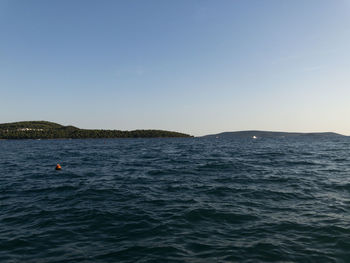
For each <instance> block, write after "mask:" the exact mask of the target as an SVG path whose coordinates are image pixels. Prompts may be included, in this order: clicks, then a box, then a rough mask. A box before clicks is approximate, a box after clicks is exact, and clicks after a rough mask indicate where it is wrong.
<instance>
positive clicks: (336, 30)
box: [0, 0, 350, 135]
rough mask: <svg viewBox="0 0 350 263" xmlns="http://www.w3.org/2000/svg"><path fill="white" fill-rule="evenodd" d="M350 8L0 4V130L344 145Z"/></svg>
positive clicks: (340, 2)
mask: <svg viewBox="0 0 350 263" xmlns="http://www.w3.org/2000/svg"><path fill="white" fill-rule="evenodd" d="M349 48H350V0H285V1H281V0H255V1H254V0H228V1H225V0H217V1H214V0H212V1H205V0H200V1H195V0H182V1H181V0H176V1H174V0H158V1H152V0H147V1H144V0H139V1H135V0H130V1H129V0H124V1H116V0H115V1H112V0H111V1H107V0H95V1H87V0H81V1H79V0H56V1H46V0H42V1H38V0H21V1H19V0H0V122H12V121H21V120H48V121H54V122H58V123H61V124H72V125H75V126H78V127H80V128H104V129H122V130H132V129H148V128H154V129H166V130H176V131H181V132H186V133H190V134H193V135H204V134H208V133H216V132H221V131H235V130H246V129H261V130H278V131H310V132H311V131H335V132H340V133H343V134H348V135H350V120H349V118H350V51H349Z"/></svg>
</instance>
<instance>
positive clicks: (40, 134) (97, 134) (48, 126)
mask: <svg viewBox="0 0 350 263" xmlns="http://www.w3.org/2000/svg"><path fill="white" fill-rule="evenodd" d="M165 137H193V136H191V135H188V134H184V133H180V132H173V131H164V130H133V131H121V130H98V129H91V130H90V129H79V128H77V127H74V126H71V125H69V126H63V125H60V124H57V123H54V122H49V121H21V122H13V123H2V124H0V139H90V138H165Z"/></svg>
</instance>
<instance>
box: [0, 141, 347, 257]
mask: <svg viewBox="0 0 350 263" xmlns="http://www.w3.org/2000/svg"><path fill="white" fill-rule="evenodd" d="M56 163H60V164H61V166H62V171H55V170H54V168H55V166H56ZM0 261H1V262H50V263H51V262H350V140H349V139H348V138H337V139H329V138H328V139H322V138H314V139H312V138H297V139H296V138H287V139H258V140H251V139H249V140H246V139H239V140H224V139H203V138H202V139H201V138H184V139H108V140H103V139H97V140H41V141H38V140H22V141H20V140H19V141H0Z"/></svg>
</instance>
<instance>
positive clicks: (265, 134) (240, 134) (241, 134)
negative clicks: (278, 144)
mask: <svg viewBox="0 0 350 263" xmlns="http://www.w3.org/2000/svg"><path fill="white" fill-rule="evenodd" d="M305 136H313V137H341V136H344V135H341V134H338V133H334V132H312V133H302V132H273V131H254V130H253V131H236V132H222V133H218V134H211V135H206V136H203V137H204V138H253V137H254V138H255V137H256V138H285V137H305Z"/></svg>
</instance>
